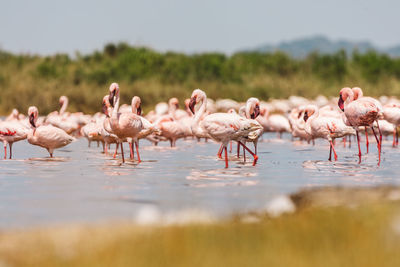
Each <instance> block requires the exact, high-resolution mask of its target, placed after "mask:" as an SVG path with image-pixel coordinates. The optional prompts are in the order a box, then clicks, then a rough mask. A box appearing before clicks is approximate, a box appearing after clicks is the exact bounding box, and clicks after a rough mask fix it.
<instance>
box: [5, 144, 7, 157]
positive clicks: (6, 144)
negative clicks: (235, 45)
mask: <svg viewBox="0 0 400 267" xmlns="http://www.w3.org/2000/svg"><path fill="white" fill-rule="evenodd" d="M4 159H7V143H6V142H4Z"/></svg>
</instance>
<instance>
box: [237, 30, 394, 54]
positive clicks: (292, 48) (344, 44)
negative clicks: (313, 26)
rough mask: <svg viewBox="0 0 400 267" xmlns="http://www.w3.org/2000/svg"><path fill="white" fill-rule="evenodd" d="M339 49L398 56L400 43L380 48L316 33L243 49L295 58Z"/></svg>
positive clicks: (330, 52) (367, 43) (348, 51)
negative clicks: (369, 51) (287, 55)
mask: <svg viewBox="0 0 400 267" xmlns="http://www.w3.org/2000/svg"><path fill="white" fill-rule="evenodd" d="M341 49H344V50H345V51H346V52H347V54H349V55H350V54H352V52H353V51H354V50H355V49H357V50H358V51H359V52H360V53H365V52H367V51H368V50H371V49H372V50H376V51H379V52H382V53H386V54H388V55H389V56H391V57H400V45H397V46H393V47H390V48H387V49H382V48H380V47H377V46H375V45H373V44H372V43H370V42H368V41H361V42H352V41H347V40H338V41H332V40H330V39H328V38H327V37H325V36H321V35H317V36H312V37H306V38H301V39H295V40H292V41H287V42H281V43H279V44H278V45H269V44H266V45H261V46H258V47H255V48H253V49H246V50H245V51H259V52H274V51H283V52H286V53H288V54H289V55H291V56H293V57H296V58H304V57H306V56H307V55H308V54H309V53H311V52H314V51H318V52H320V53H322V54H332V53H335V52H337V51H339V50H341Z"/></svg>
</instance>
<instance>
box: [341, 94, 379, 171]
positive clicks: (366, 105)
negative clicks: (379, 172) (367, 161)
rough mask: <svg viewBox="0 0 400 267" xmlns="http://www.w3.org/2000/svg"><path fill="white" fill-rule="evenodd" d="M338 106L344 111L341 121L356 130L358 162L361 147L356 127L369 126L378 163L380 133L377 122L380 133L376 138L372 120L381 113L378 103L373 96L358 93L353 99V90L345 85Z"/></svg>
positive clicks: (376, 118) (375, 119)
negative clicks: (374, 141)
mask: <svg viewBox="0 0 400 267" xmlns="http://www.w3.org/2000/svg"><path fill="white" fill-rule="evenodd" d="M338 106H339V108H340V109H341V110H342V111H343V112H344V117H343V121H344V122H345V123H346V125H348V126H352V127H353V128H354V129H355V130H356V136H357V143H358V157H359V162H361V148H360V136H359V133H358V128H359V127H362V126H363V127H371V129H372V132H373V133H374V135H375V138H376V142H377V146H378V153H379V163H380V159H381V141H382V133H381V131H380V129H379V124H377V125H378V130H379V133H380V139H378V137H377V136H376V133H375V130H374V127H373V123H374V121H377V120H378V118H379V116H380V114H381V107H380V104H379V103H377V100H375V99H373V98H370V97H360V95H358V99H357V100H354V92H353V90H352V89H350V88H349V87H345V88H342V89H341V90H340V93H339V101H338Z"/></svg>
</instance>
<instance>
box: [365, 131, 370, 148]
mask: <svg viewBox="0 0 400 267" xmlns="http://www.w3.org/2000/svg"><path fill="white" fill-rule="evenodd" d="M365 142H366V143H365V145H366V146H367V154H368V152H369V142H368V132H367V126H365Z"/></svg>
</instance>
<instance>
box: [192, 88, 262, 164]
mask: <svg viewBox="0 0 400 267" xmlns="http://www.w3.org/2000/svg"><path fill="white" fill-rule="evenodd" d="M198 103H200V104H201V105H200V108H199V110H198V111H197V112H196V113H195V109H194V107H195V105H196V104H198ZM206 105H207V96H206V94H205V93H204V92H203V91H202V90H200V89H196V90H194V91H193V93H192V96H191V99H190V104H189V107H190V110H191V111H192V113H193V114H195V116H194V120H193V124H192V130H193V132H198V133H202V134H204V136H210V137H211V138H212V139H214V140H215V141H217V142H219V143H222V145H223V148H224V150H225V168H228V152H227V145H228V143H229V141H230V140H235V141H238V142H239V143H240V144H241V145H242V146H243V147H245V149H246V150H247V151H249V153H250V154H252V155H253V157H254V161H253V165H255V164H256V163H257V159H258V157H257V155H255V154H254V153H253V152H252V151H251V150H250V149H249V148H247V146H245V145H244V144H243V143H241V140H242V139H243V138H245V137H247V138H249V139H254V138H256V137H257V136H256V131H257V130H259V129H260V128H261V127H260V125H258V124H255V123H253V122H252V120H248V119H246V118H242V117H240V116H238V115H236V114H230V113H213V114H210V115H207V116H206V117H204V119H203V120H202V121H199V119H200V117H201V116H202V115H203V114H204V112H205V110H206Z"/></svg>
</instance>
